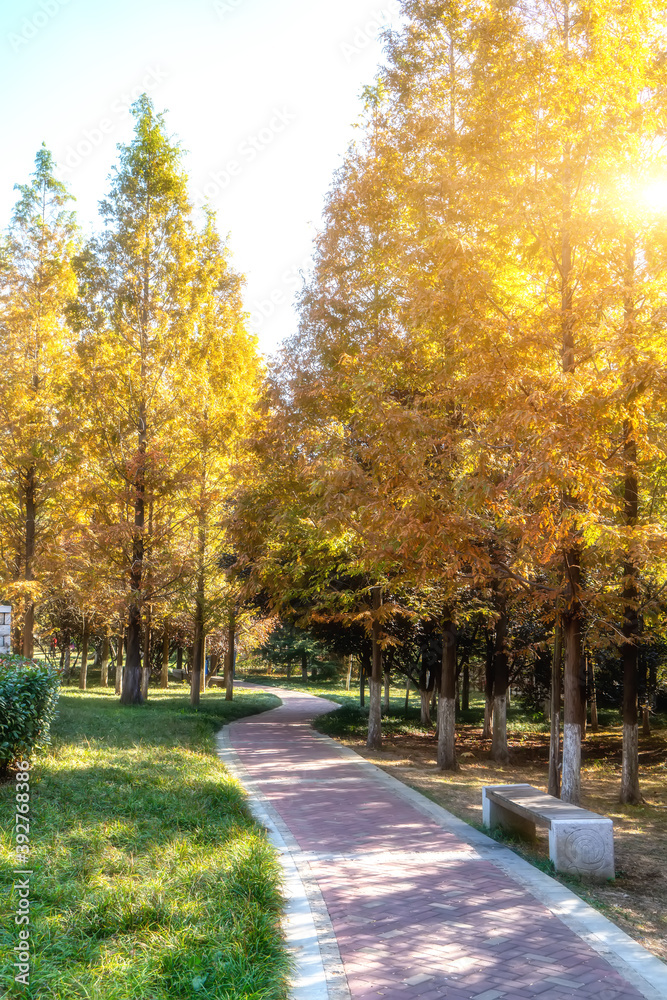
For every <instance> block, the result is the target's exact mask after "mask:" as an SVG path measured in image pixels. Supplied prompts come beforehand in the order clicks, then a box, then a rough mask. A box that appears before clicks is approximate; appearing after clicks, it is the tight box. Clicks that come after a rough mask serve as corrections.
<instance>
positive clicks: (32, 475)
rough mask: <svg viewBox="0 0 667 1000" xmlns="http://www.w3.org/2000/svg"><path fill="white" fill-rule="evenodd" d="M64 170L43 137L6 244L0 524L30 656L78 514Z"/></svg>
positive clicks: (72, 226) (72, 237)
mask: <svg viewBox="0 0 667 1000" xmlns="http://www.w3.org/2000/svg"><path fill="white" fill-rule="evenodd" d="M54 169H55V166H54V162H53V157H52V155H51V153H50V152H49V151H48V150H47V149H46V147H45V146H42V148H41V149H40V150H39V151H38V153H37V156H36V159H35V171H34V173H33V175H32V179H31V181H30V182H29V183H28V184H23V185H17V187H18V191H19V193H20V198H19V200H18V202H17V204H16V206H15V209H14V214H13V218H12V223H11V226H10V228H9V233H8V235H7V238H6V239H5V240H4V241H3V243H2V245H1V247H0V452H1V453H2V463H1V465H0V492H1V494H2V504H1V505H0V507H1V509H2V514H0V533H1V534H2V552H3V557H4V560H3V561H4V566H3V571H4V575H5V586H6V587H7V583H8V582H10V586H9V587H7V590H8V592H9V593H10V594H11V595H12V596H13V597H14V598H15V600H17V603H18V604H19V606H20V605H22V606H23V623H22V626H23V627H22V633H23V654H24V655H25V656H32V655H33V646H34V624H35V602H36V600H37V599H38V595H39V592H40V586H42V585H43V584H44V573H45V572H46V569H47V564H48V556H49V553H50V552H52V551H53V548H54V541H55V538H56V536H57V533H58V529H59V526H60V524H61V523H62V522H63V520H65V519H66V518H67V517H68V516H69V513H70V512H68V511H66V509H65V508H66V502H67V500H68V499H69V498H70V494H69V493H68V491H67V489H66V484H67V482H68V479H69V477H70V476H71V475H72V473H73V469H74V449H75V443H76V428H75V421H74V413H73V410H72V406H71V394H70V389H71V378H72V373H73V339H72V335H71V333H70V331H69V328H68V325H67V309H68V306H69V304H70V303H71V301H72V300H73V298H74V297H75V295H76V287H77V286H76V277H75V273H74V269H73V258H74V255H75V253H76V251H77V249H78V241H79V234H78V230H77V226H76V222H75V219H74V215H73V213H72V212H71V211H69V210H68V208H67V203H68V201H70V200H71V196H70V195H69V194H68V193H67V190H66V188H65V187H64V185H63V184H61V183H60V181H58V180H57V179H56V178H55V176H54ZM7 577H9V580H7Z"/></svg>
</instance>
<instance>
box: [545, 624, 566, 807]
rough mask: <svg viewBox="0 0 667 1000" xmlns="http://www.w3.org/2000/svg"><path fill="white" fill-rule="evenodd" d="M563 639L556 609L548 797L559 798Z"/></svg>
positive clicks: (552, 663)
mask: <svg viewBox="0 0 667 1000" xmlns="http://www.w3.org/2000/svg"><path fill="white" fill-rule="evenodd" d="M562 660H563V639H562V630H561V622H560V610H559V608H558V607H556V624H555V628H554V651H553V656H552V659H551V737H550V739H549V789H548V791H549V795H554V796H555V797H556V798H559V797H560V701H561V673H562Z"/></svg>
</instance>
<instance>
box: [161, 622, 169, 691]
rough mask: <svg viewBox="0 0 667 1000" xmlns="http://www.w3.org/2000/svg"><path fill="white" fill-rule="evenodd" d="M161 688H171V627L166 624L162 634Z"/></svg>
mask: <svg viewBox="0 0 667 1000" xmlns="http://www.w3.org/2000/svg"><path fill="white" fill-rule="evenodd" d="M160 687H161V688H168V687H169V626H168V625H167V623H166V622H165V624H164V632H163V633H162V670H161V671H160Z"/></svg>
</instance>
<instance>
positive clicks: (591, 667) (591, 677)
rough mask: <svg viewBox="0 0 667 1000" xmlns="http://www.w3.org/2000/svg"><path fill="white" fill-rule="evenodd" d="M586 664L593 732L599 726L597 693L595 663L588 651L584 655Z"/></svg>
mask: <svg viewBox="0 0 667 1000" xmlns="http://www.w3.org/2000/svg"><path fill="white" fill-rule="evenodd" d="M586 665H587V672H588V694H589V699H590V704H591V729H592V730H593V732H594V733H597V732H598V730H599V728H600V725H599V722H598V694H597V688H596V686H595V663H594V662H593V657H592V655H591V654H590V653H589V654H588V656H587V657H586Z"/></svg>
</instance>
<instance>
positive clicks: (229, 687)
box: [225, 611, 236, 701]
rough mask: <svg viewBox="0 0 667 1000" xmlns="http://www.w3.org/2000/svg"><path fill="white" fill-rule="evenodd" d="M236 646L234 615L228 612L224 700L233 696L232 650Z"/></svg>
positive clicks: (230, 699) (228, 699)
mask: <svg viewBox="0 0 667 1000" xmlns="http://www.w3.org/2000/svg"><path fill="white" fill-rule="evenodd" d="M235 646H236V616H235V614H234V612H233V611H231V612H230V614H229V622H228V624H227V652H226V653H225V701H232V699H233V697H234V651H235Z"/></svg>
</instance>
